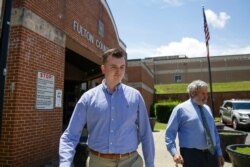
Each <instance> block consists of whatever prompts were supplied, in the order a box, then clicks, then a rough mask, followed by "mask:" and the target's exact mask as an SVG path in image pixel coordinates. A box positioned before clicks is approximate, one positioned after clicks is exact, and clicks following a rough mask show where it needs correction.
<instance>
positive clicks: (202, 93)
mask: <svg viewBox="0 0 250 167" xmlns="http://www.w3.org/2000/svg"><path fill="white" fill-rule="evenodd" d="M192 97H193V99H194V101H195V102H196V103H197V104H198V105H203V104H206V103H207V98H208V96H207V89H206V88H199V89H198V90H197V92H196V93H193V94H192Z"/></svg>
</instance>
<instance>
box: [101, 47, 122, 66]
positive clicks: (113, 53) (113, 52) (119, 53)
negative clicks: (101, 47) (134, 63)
mask: <svg viewBox="0 0 250 167" xmlns="http://www.w3.org/2000/svg"><path fill="white" fill-rule="evenodd" d="M110 55H111V56H112V57H115V58H122V57H124V59H125V60H126V56H125V54H124V53H123V52H122V51H121V50H119V49H117V48H113V49H109V50H107V51H106V52H104V54H103V56H102V64H105V63H106V62H107V59H108V57H109V56H110Z"/></svg>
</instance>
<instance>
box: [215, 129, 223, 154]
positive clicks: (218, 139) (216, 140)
mask: <svg viewBox="0 0 250 167" xmlns="http://www.w3.org/2000/svg"><path fill="white" fill-rule="evenodd" d="M214 126H215V125H214ZM214 135H215V150H216V153H217V155H218V156H222V151H221V147H220V137H219V134H218V131H217V128H216V126H215V128H214Z"/></svg>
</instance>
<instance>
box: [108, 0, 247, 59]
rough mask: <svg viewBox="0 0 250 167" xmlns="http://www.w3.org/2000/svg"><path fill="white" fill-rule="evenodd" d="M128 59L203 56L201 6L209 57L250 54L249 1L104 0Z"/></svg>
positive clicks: (204, 50) (204, 53) (204, 48)
mask: <svg viewBox="0 0 250 167" xmlns="http://www.w3.org/2000/svg"><path fill="white" fill-rule="evenodd" d="M107 3H108V5H109V7H110V9H111V12H112V14H113V17H114V20H115V23H116V26H117V29H118V33H119V37H120V39H122V41H123V42H124V43H125V44H126V46H127V53H128V59H137V58H145V57H154V56H171V55H186V56H188V57H204V56H206V54H207V53H206V45H205V42H204V41H205V36H204V27H203V15H202V6H204V7H205V12H206V17H207V22H208V26H209V32H210V40H209V47H210V56H220V55H231V54H250V21H249V17H250V1H249V0H205V1H204V0H107Z"/></svg>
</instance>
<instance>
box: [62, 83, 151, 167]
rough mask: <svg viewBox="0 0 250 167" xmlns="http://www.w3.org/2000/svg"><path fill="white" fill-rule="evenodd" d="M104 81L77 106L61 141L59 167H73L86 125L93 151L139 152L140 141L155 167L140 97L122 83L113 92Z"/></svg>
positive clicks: (144, 111)
mask: <svg viewBox="0 0 250 167" xmlns="http://www.w3.org/2000/svg"><path fill="white" fill-rule="evenodd" d="M104 82H105V80H104V81H103V82H102V84H100V85H98V86H97V87H95V88H93V89H90V90H89V91H87V92H86V93H84V94H83V95H82V97H81V98H80V100H79V101H78V103H77V104H76V106H75V109H74V112H73V114H72V117H71V120H70V123H69V125H68V128H67V129H66V130H65V132H64V133H63V134H62V136H61V138H60V146H59V153H60V167H70V165H71V163H72V161H73V157H74V154H75V147H76V145H77V144H78V142H79V138H80V136H81V133H82V129H83V127H84V125H85V124H86V123H87V127H88V132H89V137H88V147H89V148H90V149H93V150H95V151H98V152H101V153H118V154H122V153H128V152H133V151H135V150H137V148H138V144H139V143H140V142H141V143H142V149H143V155H144V160H145V164H146V167H154V154H155V150H154V140H153V135H152V131H151V128H150V124H149V119H148V114H147V110H146V107H145V103H144V101H143V98H142V96H141V94H140V93H139V91H138V90H136V89H134V88H132V87H129V86H126V85H124V84H122V83H120V84H118V85H117V87H116V90H115V92H113V93H110V92H109V90H108V88H107V86H106V85H105V83H104Z"/></svg>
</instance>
